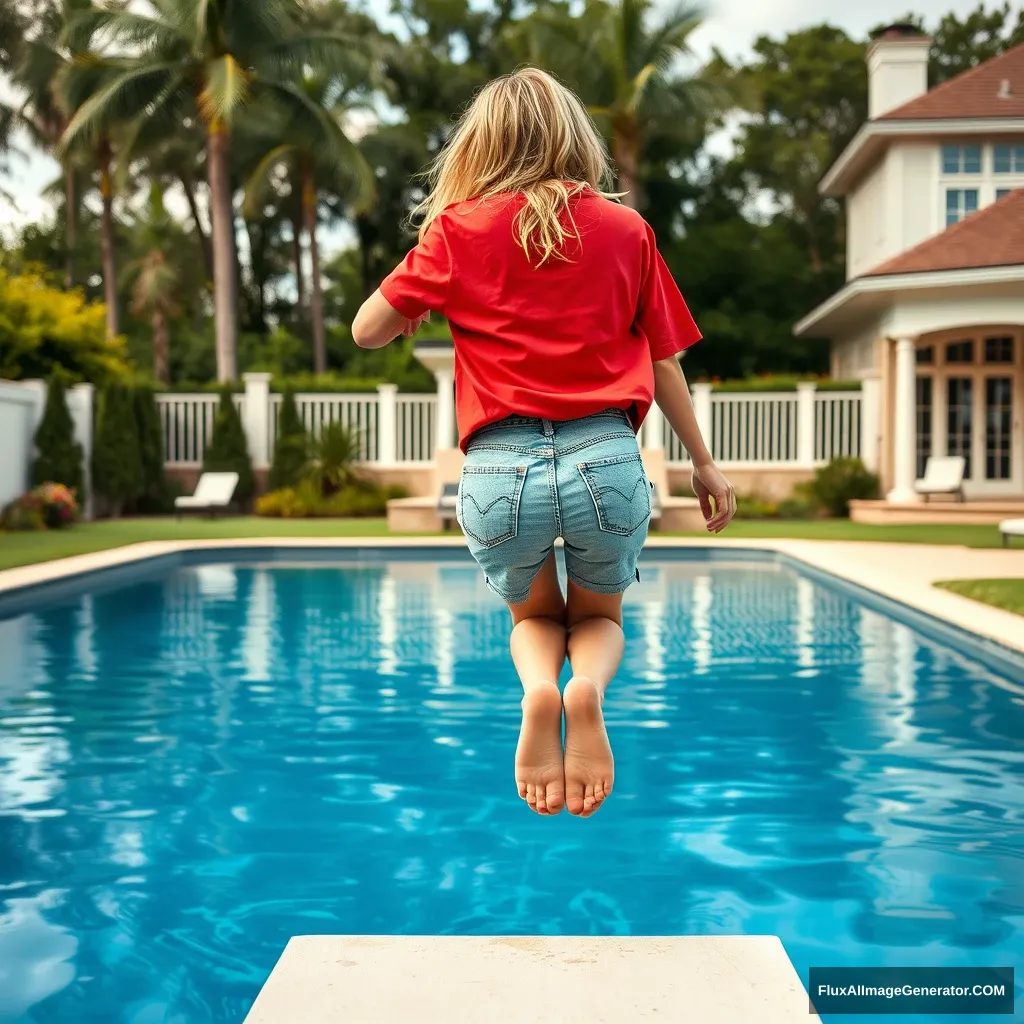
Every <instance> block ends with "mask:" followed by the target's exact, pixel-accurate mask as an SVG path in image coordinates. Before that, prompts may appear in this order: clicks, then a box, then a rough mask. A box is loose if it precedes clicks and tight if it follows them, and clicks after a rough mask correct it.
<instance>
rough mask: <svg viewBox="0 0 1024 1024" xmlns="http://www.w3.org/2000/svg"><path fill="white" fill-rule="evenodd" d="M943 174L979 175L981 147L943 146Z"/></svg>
mask: <svg viewBox="0 0 1024 1024" xmlns="http://www.w3.org/2000/svg"><path fill="white" fill-rule="evenodd" d="M942 173H943V174H981V146H943V147H942Z"/></svg>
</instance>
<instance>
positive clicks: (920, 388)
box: [917, 377, 932, 480]
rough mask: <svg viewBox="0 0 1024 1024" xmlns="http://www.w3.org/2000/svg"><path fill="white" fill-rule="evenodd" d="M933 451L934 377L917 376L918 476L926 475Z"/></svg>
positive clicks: (919, 477)
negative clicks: (929, 458) (926, 467)
mask: <svg viewBox="0 0 1024 1024" xmlns="http://www.w3.org/2000/svg"><path fill="white" fill-rule="evenodd" d="M931 453H932V379H931V377H918V378H917V478H918V480H920V479H921V477H923V476H924V471H925V466H926V465H927V463H928V457H929V456H930V455H931Z"/></svg>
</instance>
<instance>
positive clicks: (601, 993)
mask: <svg viewBox="0 0 1024 1024" xmlns="http://www.w3.org/2000/svg"><path fill="white" fill-rule="evenodd" d="M817 1019H818V1016H817V1014H812V1013H810V1012H809V1000H808V997H807V993H806V991H805V989H804V987H803V985H802V984H801V982H800V978H799V976H798V975H797V973H796V970H795V969H794V967H793V965H792V964H791V963H790V961H789V957H787V956H786V952H785V950H784V949H783V947H782V943H781V942H780V941H779V940H778V939H777V938H775V937H774V936H711V937H705V936H687V937H683V938H639V937H632V938H593V937H588V938H574V937H571V936H568V937H558V938H554V937H550V936H546V937H543V938H535V937H514V938H481V937H467V938H455V937H451V936H434V937H429V938H420V937H408V936H395V937H392V936H387V937H381V936H320V935H311V936H304V937H300V938H295V939H292V940H291V942H289V943H288V946H287V948H286V949H285V951H284V954H283V955H282V957H281V959H280V960H279V961H278V964H277V966H276V967H275V968H274V971H273V973H272V974H271V976H270V979H269V980H268V982H267V984H266V985H265V986H264V988H263V991H262V992H261V993H260V995H259V998H257V1000H256V1003H255V1005H254V1006H253V1008H252V1011H251V1012H250V1013H249V1016H248V1017H246V1019H245V1024H338V1022H341V1021H344V1022H345V1024H381V1022H384V1021H387V1022H389V1024H390V1022H392V1021H395V1022H397V1021H410V1022H413V1021H415V1022H416V1024H632V1022H633V1021H646V1020H651V1021H663V1022H668V1021H681V1020H688V1021H700V1024H739V1022H741V1021H742V1022H744V1024H796V1022H806V1021H808V1020H811V1021H813V1020H817Z"/></svg>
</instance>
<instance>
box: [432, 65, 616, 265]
mask: <svg viewBox="0 0 1024 1024" xmlns="http://www.w3.org/2000/svg"><path fill="white" fill-rule="evenodd" d="M427 178H428V180H429V182H430V186H431V187H430V193H429V195H428V196H427V198H426V199H424V200H423V202H422V203H420V204H419V206H418V207H417V208H416V210H415V211H414V214H413V216H414V217H415V216H417V215H419V216H421V217H422V218H423V220H422V223H421V226H420V237H421V238H422V237H423V235H424V233H425V232H426V230H427V228H428V227H429V226H430V224H431V222H432V221H433V220H434V219H435V218H436V217H437V216H438V214H440V213H441V211H442V210H444V209H445V207H447V206H450V205H451V204H452V203H460V202H464V201H465V200H467V199H481V200H486V199H488V198H491V197H494V196H497V195H501V194H503V193H510V192H515V193H520V194H521V195H522V196H523V197H524V198H525V200H526V202H525V203H524V205H523V207H522V209H521V210H520V211H519V212H518V213H517V214H516V218H515V221H514V223H513V231H514V232H515V235H516V238H517V240H518V242H519V244H520V245H521V246H522V248H523V250H524V252H525V253H526V255H527V256H528V257H530V259H531V260H535V262H536V264H537V266H540V265H541V264H543V263H544V262H545V261H546V260H548V259H550V258H551V257H552V256H554V257H556V258H558V259H565V258H566V257H565V255H564V252H563V249H564V246H565V242H566V240H567V239H569V238H575V239H576V240H577V241H578V240H579V231H578V229H577V228H576V226H575V223H574V222H573V221H572V218H571V215H570V218H569V220H570V224H571V230H569V229H567V228H566V226H565V225H564V224H563V223H562V216H561V215H562V211H563V210H565V209H567V207H568V203H569V198H570V197H571V196H573V195H575V194H576V193H578V192H581V191H583V190H584V189H586V188H590V189H593V190H594V191H595V192H598V193H600V194H601V195H604V196H606V197H608V198H614V197H615V196H614V195H613V194H612V193H608V192H602V191H601V186H602V185H603V184H604V183H605V182H606V181H608V180H609V179H610V178H611V174H610V169H609V165H608V153H607V150H606V149H605V145H604V142H603V140H602V139H601V136H600V135H599V134H598V131H597V129H596V128H595V127H594V123H593V121H591V119H590V116H589V114H587V111H586V109H585V108H584V106H583V104H582V103H581V102H580V100H579V98H578V97H577V96H576V95H575V94H574V93H572V92H570V91H569V90H568V89H566V88H565V86H563V85H561V84H560V83H559V82H557V81H556V80H555V79H554V78H553V77H552V76H551V75H549V74H547V73H546V72H544V71H541V70H539V69H538V68H522V69H521V70H519V71H516V72H514V73H513V74H511V75H505V76H503V77H502V78H496V79H495V80H494V81H492V82H489V83H488V84H487V85H486V86H484V88H483V89H481V90H480V92H479V93H478V94H477V96H476V98H475V99H474V100H473V102H472V103H471V104H470V106H469V108H468V109H467V110H466V112H465V113H464V114H463V115H462V118H461V119H460V120H459V123H458V125H456V127H455V130H454V132H453V133H452V135H451V137H450V138H449V140H448V143H447V144H446V145H445V147H444V149H442V150H441V152H440V153H439V154H438V157H437V159H436V160H435V161H434V163H433V165H432V166H431V168H430V170H429V171H428V172H427Z"/></svg>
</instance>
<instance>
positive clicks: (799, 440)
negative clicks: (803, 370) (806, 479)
mask: <svg viewBox="0 0 1024 1024" xmlns="http://www.w3.org/2000/svg"><path fill="white" fill-rule="evenodd" d="M817 390H818V386H817V384H815V383H814V381H812V380H810V381H807V380H805V381H800V383H799V384H797V386H796V461H797V462H798V463H799V464H800V465H801V466H802V467H803V468H804V469H813V468H814V463H815V461H816V460H815V458H814V454H815V453H814V435H815V423H814V395H815V393H816V392H817Z"/></svg>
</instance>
